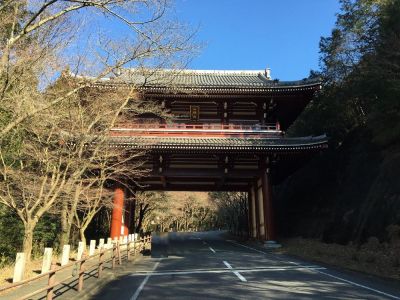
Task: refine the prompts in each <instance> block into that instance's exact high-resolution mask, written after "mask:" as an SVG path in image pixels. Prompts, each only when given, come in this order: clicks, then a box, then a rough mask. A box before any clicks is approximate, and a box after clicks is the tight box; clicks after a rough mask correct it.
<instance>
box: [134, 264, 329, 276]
mask: <svg viewBox="0 0 400 300" xmlns="http://www.w3.org/2000/svg"><path fill="white" fill-rule="evenodd" d="M313 268H317V269H319V270H325V269H326V268H324V267H316V266H312V265H310V266H299V267H297V266H279V267H252V268H240V269H237V271H238V272H245V273H250V272H265V271H285V270H302V269H313ZM213 272H221V273H224V272H230V271H229V270H227V269H220V268H218V269H217V268H211V269H183V270H164V271H161V272H151V271H137V272H134V273H131V274H130V276H145V275H147V274H151V275H152V276H161V275H179V274H185V275H186V274H202V273H213Z"/></svg>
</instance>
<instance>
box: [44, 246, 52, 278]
mask: <svg viewBox="0 0 400 300" xmlns="http://www.w3.org/2000/svg"><path fill="white" fill-rule="evenodd" d="M52 257H53V248H44V254H43V263H42V274H43V273H45V272H48V271H50V266H51V260H52Z"/></svg>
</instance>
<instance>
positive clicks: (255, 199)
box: [251, 182, 261, 240]
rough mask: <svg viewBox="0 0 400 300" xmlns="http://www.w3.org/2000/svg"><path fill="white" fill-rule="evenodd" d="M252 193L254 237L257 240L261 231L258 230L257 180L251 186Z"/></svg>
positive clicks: (258, 203)
mask: <svg viewBox="0 0 400 300" xmlns="http://www.w3.org/2000/svg"><path fill="white" fill-rule="evenodd" d="M251 189H252V194H253V197H254V204H255V206H254V208H255V220H256V226H255V228H256V238H257V239H258V240H259V239H260V236H261V232H260V214H259V210H260V202H259V201H258V191H257V182H255V183H254V184H253V185H252V187H251Z"/></svg>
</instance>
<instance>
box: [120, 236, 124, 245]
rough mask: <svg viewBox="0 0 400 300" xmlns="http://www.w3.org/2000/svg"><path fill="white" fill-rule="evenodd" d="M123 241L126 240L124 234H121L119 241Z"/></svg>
mask: <svg viewBox="0 0 400 300" xmlns="http://www.w3.org/2000/svg"><path fill="white" fill-rule="evenodd" d="M123 242H124V236H122V235H121V236H120V237H119V243H120V244H122V243H123Z"/></svg>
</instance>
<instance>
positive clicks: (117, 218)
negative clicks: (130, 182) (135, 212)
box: [110, 187, 125, 239]
mask: <svg viewBox="0 0 400 300" xmlns="http://www.w3.org/2000/svg"><path fill="white" fill-rule="evenodd" d="M124 198H125V192H124V190H123V189H122V188H121V187H117V188H115V190H114V201H113V210H112V216H111V232H110V237H111V238H112V239H114V238H119V237H120V236H121V235H124V234H125V229H124V227H123V210H124Z"/></svg>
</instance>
